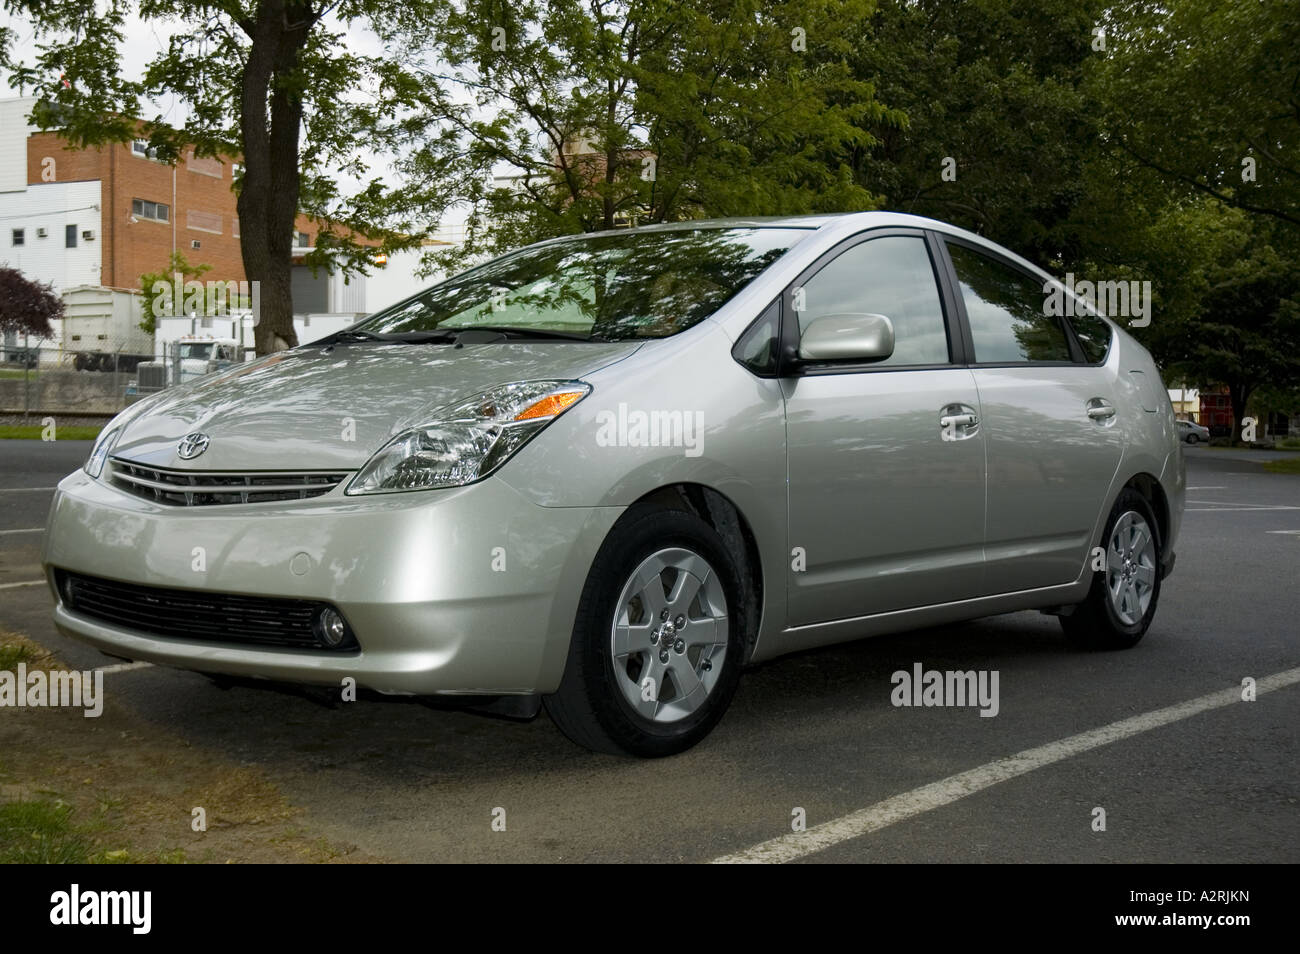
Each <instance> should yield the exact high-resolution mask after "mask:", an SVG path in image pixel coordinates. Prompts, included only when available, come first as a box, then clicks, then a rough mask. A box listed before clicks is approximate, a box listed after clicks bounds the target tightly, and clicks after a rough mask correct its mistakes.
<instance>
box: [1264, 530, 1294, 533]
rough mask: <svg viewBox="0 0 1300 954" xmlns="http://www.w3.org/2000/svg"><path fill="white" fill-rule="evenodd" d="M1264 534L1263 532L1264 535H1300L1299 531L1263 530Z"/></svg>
mask: <svg viewBox="0 0 1300 954" xmlns="http://www.w3.org/2000/svg"><path fill="white" fill-rule="evenodd" d="M1264 532H1265V533H1290V534H1300V530H1265V531H1264Z"/></svg>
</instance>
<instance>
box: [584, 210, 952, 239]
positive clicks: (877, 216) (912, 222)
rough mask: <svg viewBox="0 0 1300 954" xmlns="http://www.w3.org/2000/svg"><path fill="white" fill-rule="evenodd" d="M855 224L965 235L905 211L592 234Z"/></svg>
mask: <svg viewBox="0 0 1300 954" xmlns="http://www.w3.org/2000/svg"><path fill="white" fill-rule="evenodd" d="M849 222H851V223H852V225H853V226H856V227H858V228H873V227H878V226H887V225H897V226H906V227H909V228H924V229H941V230H943V231H947V232H961V231H962V230H961V229H958V228H957V227H956V226H953V225H949V224H948V223H947V222H940V221H939V220H937V219H927V218H925V217H924V216H920V215H908V214H906V213H903V212H827V213H821V214H816V215H750V216H732V217H728V218H713V219H684V220H682V221H679V222H661V223H658V224H655V225H638V226H637V227H635V228H630V229H608V230H605V231H603V232H591V233H588V234H591V235H609V234H627V233H628V232H669V231H679V230H690V229H719V228H769V229H820V228H823V227H824V226H827V225H841V224H848V223H849Z"/></svg>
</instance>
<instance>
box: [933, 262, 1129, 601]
mask: <svg viewBox="0 0 1300 954" xmlns="http://www.w3.org/2000/svg"><path fill="white" fill-rule="evenodd" d="M944 245H945V250H946V252H947V256H948V259H949V262H950V267H951V268H952V272H951V276H952V282H953V284H954V286H955V287H956V288H958V290H959V294H958V295H957V298H958V308H959V309H960V313H961V317H962V324H963V329H962V330H963V335H964V337H965V339H966V348H967V350H968V352H969V353H970V354H971V355H972V364H971V368H972V371H973V374H974V380H975V386H976V388H977V389H978V391H979V403H980V407H981V410H982V415H981V424H982V428H983V432H984V441H985V446H986V448H987V451H988V501H987V530H986V534H985V560H986V573H987V576H986V587H987V590H988V592H989V593H1005V592H1012V591H1016V590H1024V589H1033V588H1036V587H1043V586H1052V585H1055V584H1059V583H1068V582H1070V581H1072V580H1075V579H1077V578H1078V576H1079V573H1080V571H1081V570H1082V569H1083V565H1084V560H1085V558H1086V556H1087V554H1088V548H1089V544H1090V542H1091V534H1092V530H1093V526H1094V524H1095V523H1096V521H1097V519H1098V516H1099V515H1100V512H1101V510H1102V508H1103V507H1104V506H1105V498H1106V493H1107V490H1108V489H1109V487H1110V485H1111V481H1112V479H1113V478H1114V475H1115V473H1116V471H1117V470H1118V468H1119V464H1120V459H1121V457H1122V456H1123V452H1124V430H1125V429H1124V428H1123V427H1122V426H1120V423H1119V422H1118V421H1117V420H1116V417H1115V415H1116V403H1115V395H1114V392H1113V388H1114V379H1113V375H1112V372H1111V371H1109V370H1108V369H1107V368H1106V367H1105V358H1106V353H1107V350H1108V345H1109V340H1110V329H1109V326H1108V325H1107V324H1106V323H1105V322H1104V321H1102V320H1101V319H1099V318H1095V317H1094V318H1082V319H1078V332H1077V333H1076V332H1075V330H1074V329H1073V328H1072V327H1070V326H1067V324H1066V320H1065V319H1064V318H1061V317H1057V316H1055V315H1050V314H1048V313H1047V312H1048V308H1047V307H1046V301H1047V294H1046V291H1045V289H1044V287H1043V279H1042V278H1040V277H1038V276H1037V275H1035V274H1033V273H1031V272H1029V271H1027V270H1025V269H1024V268H1022V267H1021V266H1020V265H1019V264H1018V263H1016V262H1014V261H1013V260H1011V259H1009V258H1005V257H1003V256H1001V255H999V254H997V253H996V252H994V251H993V250H991V249H988V248H986V247H984V246H981V245H976V244H974V243H967V242H965V241H962V240H959V239H955V238H950V237H945V243H944Z"/></svg>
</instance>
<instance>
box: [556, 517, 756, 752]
mask: <svg viewBox="0 0 1300 954" xmlns="http://www.w3.org/2000/svg"><path fill="white" fill-rule="evenodd" d="M744 579H745V576H744V574H743V573H742V572H741V567H740V565H739V564H738V563H737V560H736V558H735V557H734V556H732V554H731V553H730V552H728V550H727V548H726V546H725V545H724V543H723V540H722V538H721V537H720V536H719V535H718V533H717V532H716V531H715V530H714V529H713V528H712V527H711V526H709V524H707V523H706V522H705V521H703V520H701V519H700V518H699V517H697V516H695V515H694V514H692V513H687V512H686V511H683V510H662V509H658V508H652V507H642V508H634V509H633V510H630V511H629V512H628V513H627V514H625V515H624V516H623V517H622V518H621V519H620V520H619V521H618V523H616V524H615V525H614V529H613V530H612V531H610V534H609V536H608V537H607V538H606V540H605V542H604V544H603V545H602V546H601V548H600V551H599V553H597V555H596V558H595V560H594V561H593V562H592V568H591V571H590V573H589V574H588V576H587V583H586V586H585V587H584V588H583V592H582V597H581V600H580V602H579V605H578V613H577V620H576V623H575V626H574V629H573V638H572V640H571V641H570V645H569V657H568V661H567V663H566V665H565V669H564V678H563V679H562V681H561V683H560V687H559V689H558V690H557V691H556V692H555V693H554V694H553V695H550V696H547V697H546V698H545V699H544V704H545V706H546V711H547V712H548V713H549V714H550V716H551V719H552V721H554V722H555V724H556V726H558V727H559V729H560V731H561V732H563V733H564V734H565V735H566V736H568V737H569V739H571V740H572V741H573V742H576V743H577V744H578V745H582V746H586V747H587V748H589V749H593V750H595V751H597V752H608V753H612V754H616V755H636V756H642V757H647V758H658V757H661V756H665V755H674V754H676V753H678V752H683V751H685V750H686V749H689V748H690V747H691V746H693V745H695V744H696V743H697V742H699V741H700V740H701V739H703V738H704V737H705V736H706V735H708V734H709V732H710V731H712V729H713V727H714V726H716V725H717V724H718V722H719V720H721V718H722V716H723V713H725V712H726V710H727V706H728V704H730V702H731V698H732V696H733V695H734V694H735V691H736V685H737V683H738V682H739V680H740V669H741V665H742V664H743V662H744V646H745V641H746V635H747V630H748V626H749V620H748V619H747V612H746V610H745V607H746V606H748V605H749V603H748V600H747V599H746V598H745V597H746V592H745V583H744Z"/></svg>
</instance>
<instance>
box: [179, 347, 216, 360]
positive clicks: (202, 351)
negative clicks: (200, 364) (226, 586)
mask: <svg viewBox="0 0 1300 954" xmlns="http://www.w3.org/2000/svg"><path fill="white" fill-rule="evenodd" d="M211 354H212V345H211V344H210V343H208V344H182V345H181V357H182V358H204V359H206V358H207V357H208V356H209V355H211Z"/></svg>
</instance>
